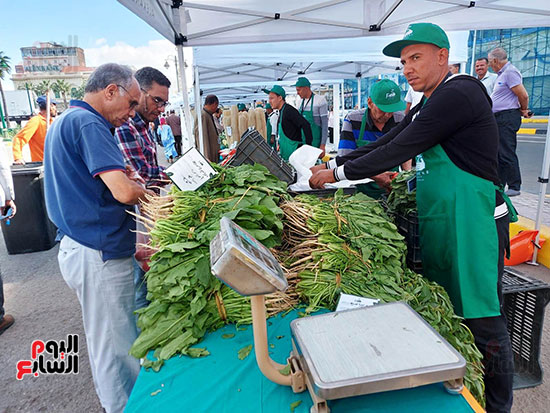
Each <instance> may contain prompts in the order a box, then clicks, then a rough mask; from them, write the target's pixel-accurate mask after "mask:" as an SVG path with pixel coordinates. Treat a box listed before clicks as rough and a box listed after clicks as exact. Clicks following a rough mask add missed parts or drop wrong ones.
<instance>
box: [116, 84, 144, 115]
mask: <svg viewBox="0 0 550 413" xmlns="http://www.w3.org/2000/svg"><path fill="white" fill-rule="evenodd" d="M117 87H119V88H121V89H122V90H124V91H125V92H126V94H127V95H128V96H130V98H131V99H133V100H130V102H129V104H130V110H134V109H135V108H136V107H137V105H139V100H138V99H136V98H135V97H133V96H132V95H131V94H130V92H128V89H126V88H125V87H124V86H122V85H117Z"/></svg>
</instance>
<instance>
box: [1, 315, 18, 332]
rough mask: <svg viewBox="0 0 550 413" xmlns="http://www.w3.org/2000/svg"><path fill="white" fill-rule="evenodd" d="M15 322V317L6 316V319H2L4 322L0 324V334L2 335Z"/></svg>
mask: <svg viewBox="0 0 550 413" xmlns="http://www.w3.org/2000/svg"><path fill="white" fill-rule="evenodd" d="M14 322H15V320H14V319H13V316H11V315H9V314H6V315H4V318H3V319H2V322H1V323H0V334H2V333H3V332H4V331H5V330H7V329H8V328H10V327H11V325H12V324H13V323H14Z"/></svg>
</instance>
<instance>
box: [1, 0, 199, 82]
mask: <svg viewBox="0 0 550 413" xmlns="http://www.w3.org/2000/svg"><path fill="white" fill-rule="evenodd" d="M29 7H30V10H29ZM69 35H73V36H74V35H76V36H78V46H79V47H81V48H83V49H84V53H85V56H86V64H87V65H88V66H91V67H96V66H99V65H100V64H103V63H107V62H116V63H121V64H126V65H130V66H133V68H134V69H139V68H140V67H143V66H152V67H155V68H157V69H159V70H161V71H162V72H163V73H165V74H166V75H167V76H168V78H169V79H170V81H172V83H173V85H174V86H175V85H176V71H175V68H174V63H173V57H172V58H171V59H170V62H171V63H170V67H169V69H165V68H164V64H165V62H166V59H167V58H168V56H174V55H175V54H176V50H175V47H174V46H173V45H172V44H171V43H170V42H169V41H168V40H166V39H164V38H163V37H162V35H160V34H159V33H158V32H157V31H155V30H154V29H153V28H151V27H150V26H149V25H148V24H147V23H145V22H144V21H143V20H141V19H140V18H139V17H137V16H136V15H134V14H133V13H132V12H131V11H129V10H128V9H126V8H125V7H124V6H122V5H121V4H120V3H118V2H117V1H116V0H93V1H84V0H72V1H69V0H53V1H39V0H31V1H30V2H22V1H13V0H0V51H2V52H4V54H5V55H7V56H9V57H10V58H11V66H12V72H14V71H15V65H16V64H18V63H20V62H21V61H22V59H21V51H20V48H21V47H26V46H32V44H33V43H34V42H37V41H55V42H57V43H65V44H68V41H69ZM189 54H190V53H189ZM188 79H189V73H188ZM2 84H3V85H4V87H5V89H7V90H10V89H13V83H12V82H11V80H9V79H4V80H3V81H2ZM174 89H175V87H174Z"/></svg>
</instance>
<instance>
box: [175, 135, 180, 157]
mask: <svg viewBox="0 0 550 413" xmlns="http://www.w3.org/2000/svg"><path fill="white" fill-rule="evenodd" d="M174 142H175V147H176V152H177V153H178V156H181V135H174Z"/></svg>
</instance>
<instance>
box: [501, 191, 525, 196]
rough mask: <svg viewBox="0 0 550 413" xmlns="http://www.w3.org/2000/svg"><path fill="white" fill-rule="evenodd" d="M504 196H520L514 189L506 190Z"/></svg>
mask: <svg viewBox="0 0 550 413" xmlns="http://www.w3.org/2000/svg"><path fill="white" fill-rule="evenodd" d="M505 194H506V195H508V196H518V195H520V194H521V192H520V191H517V190H515V189H508V190H507V191H506V192H505Z"/></svg>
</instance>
